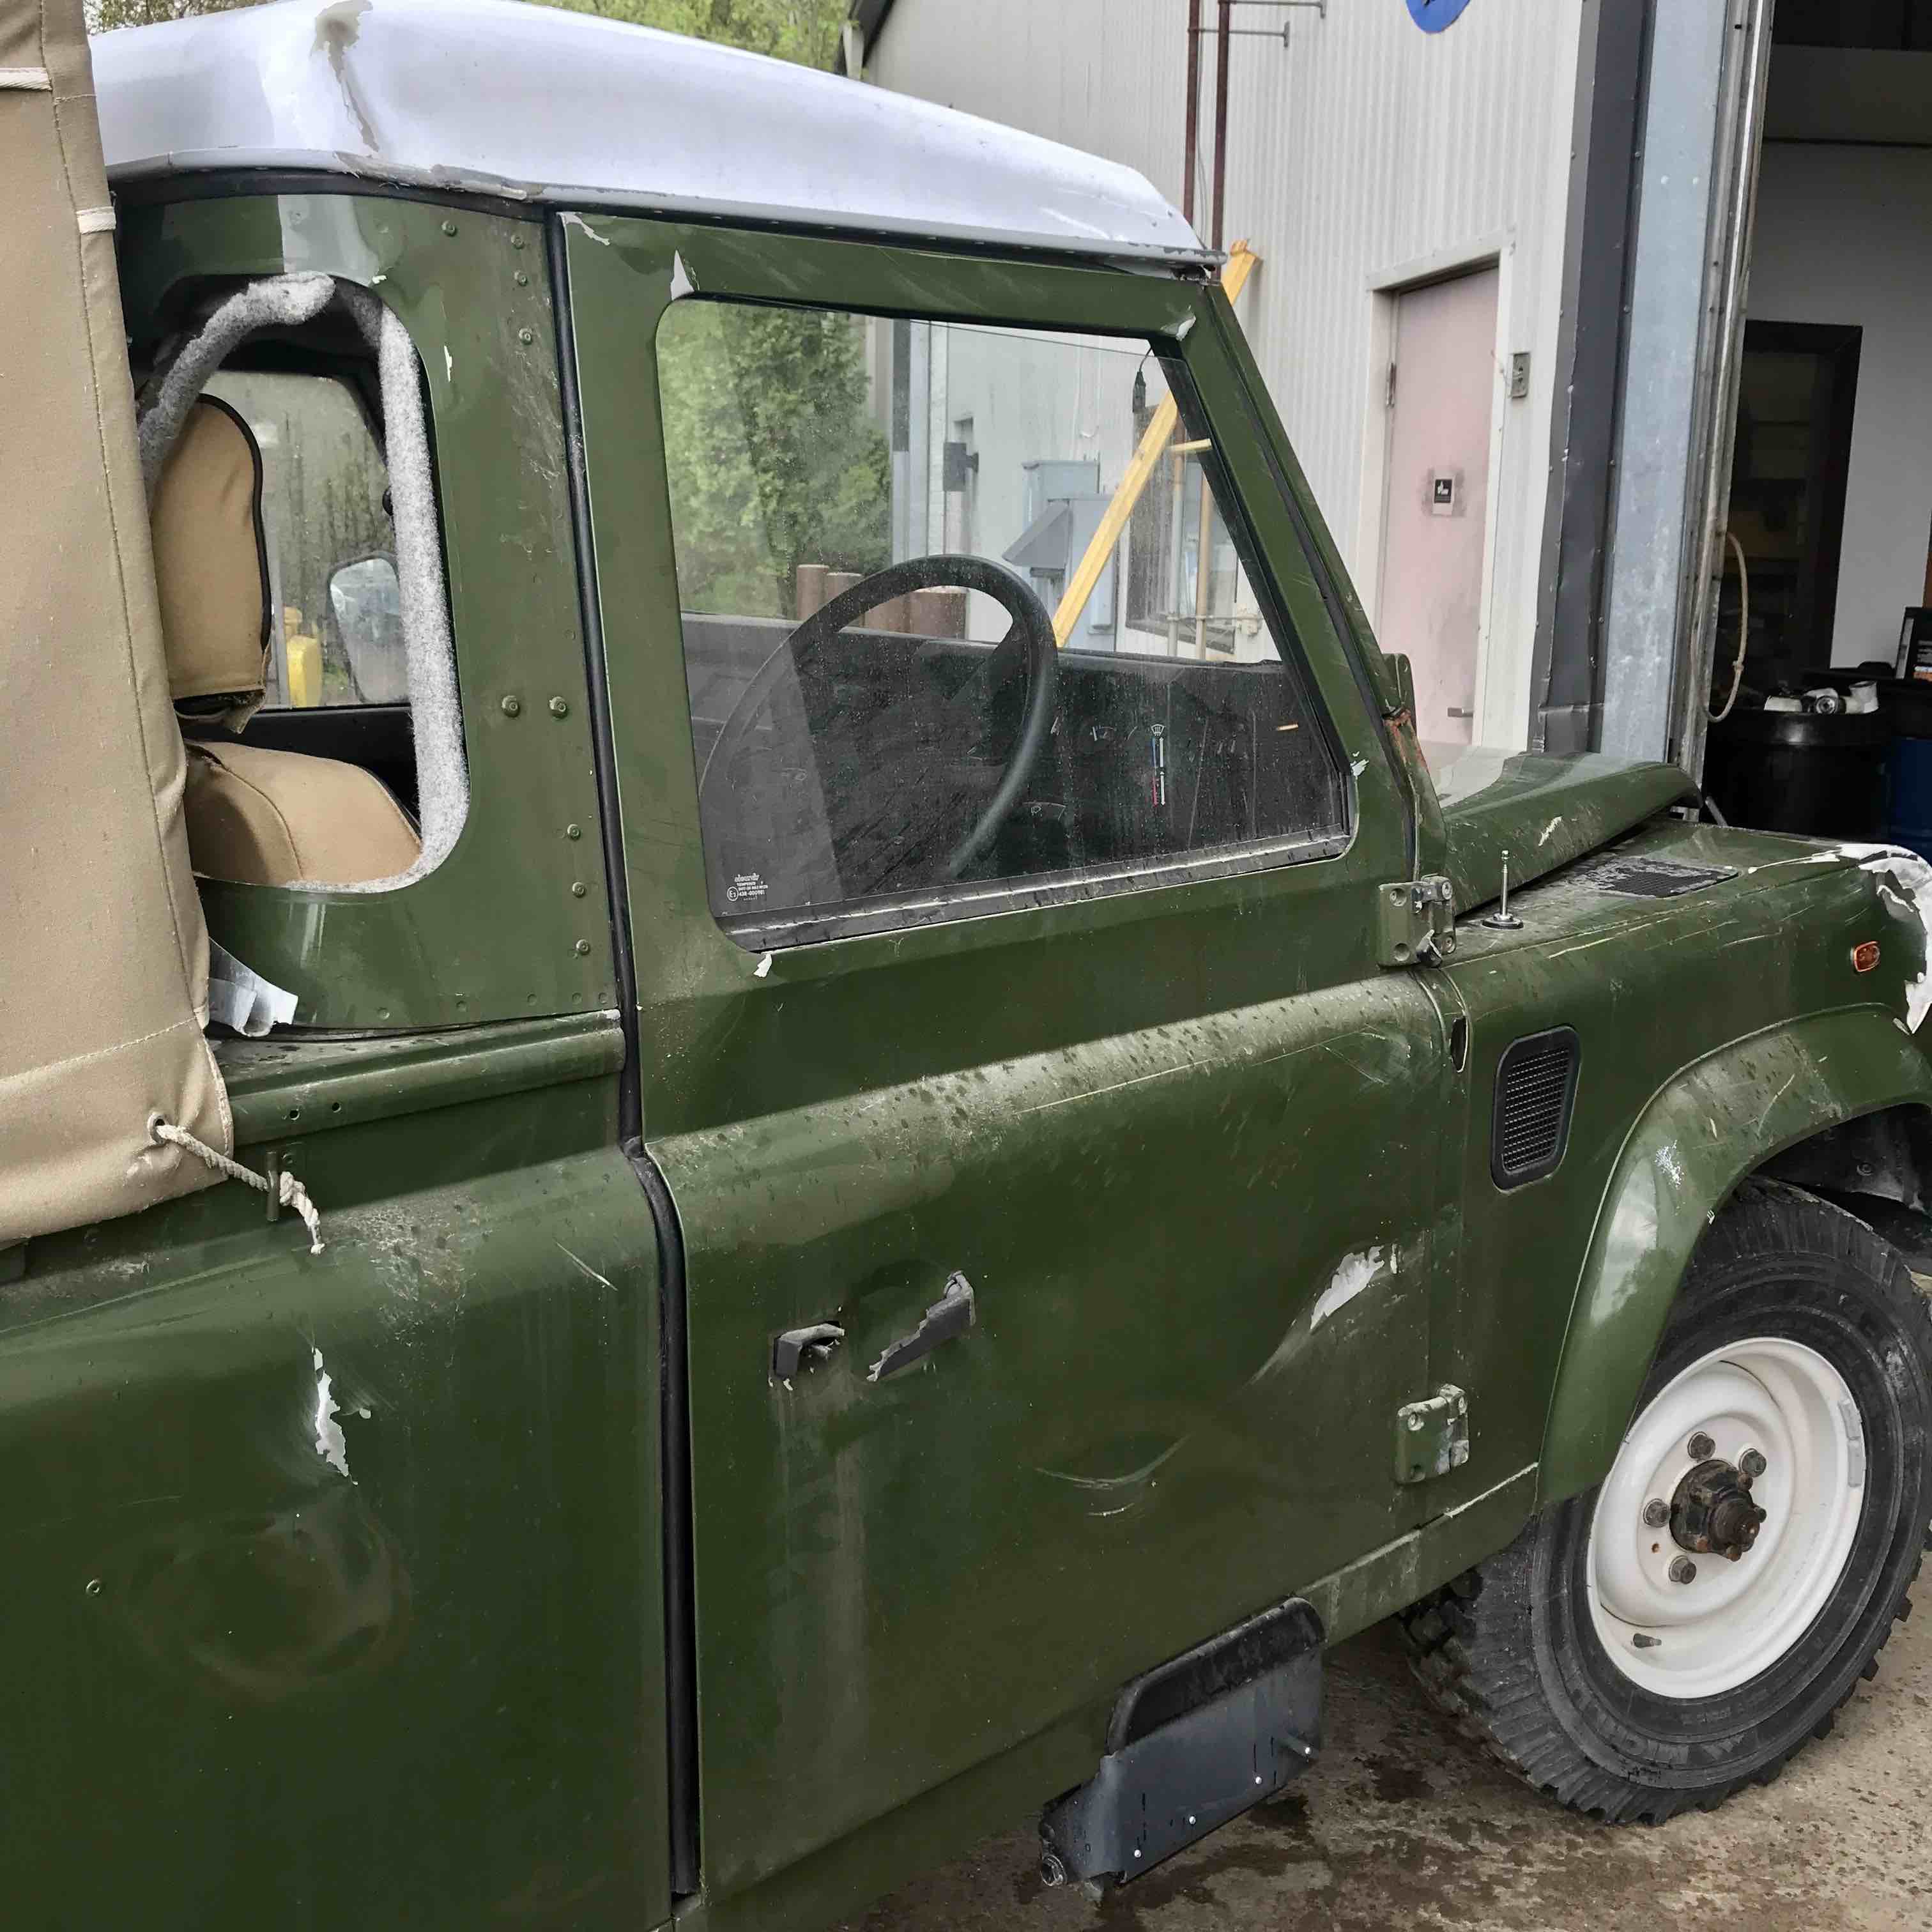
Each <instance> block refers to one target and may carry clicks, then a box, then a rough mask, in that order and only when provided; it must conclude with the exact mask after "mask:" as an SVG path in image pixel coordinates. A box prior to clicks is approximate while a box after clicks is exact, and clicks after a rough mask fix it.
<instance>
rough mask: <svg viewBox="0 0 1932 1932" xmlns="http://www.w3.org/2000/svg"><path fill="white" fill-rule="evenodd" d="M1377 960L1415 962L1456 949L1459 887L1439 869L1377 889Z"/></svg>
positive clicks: (1388, 963) (1394, 963) (1397, 963)
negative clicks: (1457, 893)
mask: <svg viewBox="0 0 1932 1932" xmlns="http://www.w3.org/2000/svg"><path fill="white" fill-rule="evenodd" d="M1455 950H1456V888H1455V887H1454V886H1453V885H1452V884H1451V883H1450V882H1449V880H1447V879H1446V878H1445V877H1443V876H1442V874H1441V873H1439V872H1432V873H1430V874H1429V875H1428V876H1427V877H1425V878H1421V879H1410V880H1406V881H1405V882H1404V883H1402V884H1400V885H1394V886H1381V887H1379V889H1377V891H1376V963H1377V964H1378V965H1382V966H1414V965H1419V964H1420V963H1421V962H1424V961H1425V960H1431V959H1433V960H1437V961H1440V960H1444V959H1448V957H1449V956H1450V954H1451V953H1454V951H1455Z"/></svg>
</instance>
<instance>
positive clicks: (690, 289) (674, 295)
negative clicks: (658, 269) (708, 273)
mask: <svg viewBox="0 0 1932 1932" xmlns="http://www.w3.org/2000/svg"><path fill="white" fill-rule="evenodd" d="M696 293H697V278H695V277H694V275H692V274H691V271H690V270H689V269H687V268H686V267H685V266H684V257H683V256H682V255H681V254H673V256H672V257H671V258H670V299H671V300H672V301H673V302H676V300H677V299H678V298H679V296H690V295H695V294H696Z"/></svg>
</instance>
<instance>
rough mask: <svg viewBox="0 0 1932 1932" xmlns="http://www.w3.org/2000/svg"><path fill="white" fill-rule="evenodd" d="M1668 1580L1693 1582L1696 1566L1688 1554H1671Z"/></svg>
mask: <svg viewBox="0 0 1932 1932" xmlns="http://www.w3.org/2000/svg"><path fill="white" fill-rule="evenodd" d="M1670 1580H1671V1581H1672V1582H1673V1583H1695V1582H1696V1581H1697V1565H1696V1564H1694V1563H1693V1562H1691V1559H1690V1558H1689V1557H1688V1556H1673V1558H1672V1559H1670Z"/></svg>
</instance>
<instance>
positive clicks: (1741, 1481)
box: [1670, 1456, 1765, 1563]
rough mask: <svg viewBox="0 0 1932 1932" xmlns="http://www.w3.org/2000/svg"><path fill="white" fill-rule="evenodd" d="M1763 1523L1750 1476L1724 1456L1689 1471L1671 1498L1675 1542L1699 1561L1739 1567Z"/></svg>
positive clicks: (1671, 1532) (1671, 1516)
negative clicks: (1715, 1559)
mask: <svg viewBox="0 0 1932 1932" xmlns="http://www.w3.org/2000/svg"><path fill="white" fill-rule="evenodd" d="M1758 1460H1762V1459H1758ZM1764 1520H1765V1512H1764V1511H1763V1510H1761V1509H1760V1508H1758V1506H1757V1504H1756V1503H1755V1502H1754V1501H1753V1500H1752V1498H1751V1477H1750V1476H1748V1475H1746V1474H1745V1472H1744V1471H1743V1470H1742V1469H1739V1467H1738V1466H1737V1464H1736V1463H1727V1462H1725V1461H1724V1460H1722V1458H1721V1457H1715V1456H1713V1457H1708V1458H1707V1459H1706V1460H1704V1461H1703V1462H1702V1463H1697V1465H1696V1466H1694V1467H1693V1468H1691V1469H1688V1470H1687V1471H1686V1472H1685V1476H1684V1480H1683V1481H1682V1482H1680V1483H1679V1484H1678V1485H1677V1492H1676V1495H1674V1496H1673V1497H1672V1498H1671V1499H1670V1534H1671V1537H1672V1538H1673V1541H1675V1542H1676V1544H1677V1547H1679V1549H1680V1550H1690V1551H1691V1553H1693V1554H1694V1555H1696V1556H1726V1557H1728V1558H1730V1560H1731V1562H1733V1563H1736V1562H1738V1561H1739V1559H1740V1558H1742V1557H1743V1556H1746V1555H1747V1554H1748V1553H1749V1551H1750V1550H1751V1546H1752V1545H1753V1544H1755V1543H1756V1542H1757V1533H1758V1532H1759V1530H1760V1529H1762V1528H1763V1524H1764Z"/></svg>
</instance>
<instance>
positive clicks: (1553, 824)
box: [1536, 814, 1563, 845]
mask: <svg viewBox="0 0 1932 1932" xmlns="http://www.w3.org/2000/svg"><path fill="white" fill-rule="evenodd" d="M1562 823H1563V820H1562V816H1561V814H1559V815H1558V816H1557V817H1555V818H1553V819H1552V820H1550V823H1548V824H1547V825H1546V826H1544V828H1543V835H1542V836H1541V838H1538V840H1537V841H1536V842H1537V843H1538V844H1539V845H1547V844H1549V843H1550V834H1551V833H1552V832H1554V831H1555V830H1556V828H1557V827H1558V826H1559V825H1561V824H1562Z"/></svg>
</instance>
